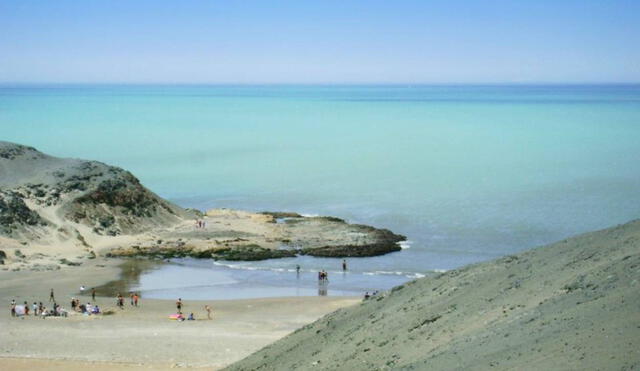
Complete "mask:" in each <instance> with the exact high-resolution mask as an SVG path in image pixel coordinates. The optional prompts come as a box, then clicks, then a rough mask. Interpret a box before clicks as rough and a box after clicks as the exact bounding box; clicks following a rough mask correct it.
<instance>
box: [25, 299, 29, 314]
mask: <svg viewBox="0 0 640 371" xmlns="http://www.w3.org/2000/svg"><path fill="white" fill-rule="evenodd" d="M24 315H25V316H28V315H29V304H28V303H27V302H26V301H25V302H24Z"/></svg>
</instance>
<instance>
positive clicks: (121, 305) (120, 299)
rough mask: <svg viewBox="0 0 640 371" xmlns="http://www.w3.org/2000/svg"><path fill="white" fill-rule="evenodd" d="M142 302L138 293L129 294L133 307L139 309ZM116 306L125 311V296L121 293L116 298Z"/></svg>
mask: <svg viewBox="0 0 640 371" xmlns="http://www.w3.org/2000/svg"><path fill="white" fill-rule="evenodd" d="M139 301H140V294H138V293H137V292H133V291H131V292H129V303H130V304H131V306H132V307H137V306H138V302H139ZM116 306H117V307H118V308H120V309H124V296H122V294H121V293H118V295H117V296H116Z"/></svg>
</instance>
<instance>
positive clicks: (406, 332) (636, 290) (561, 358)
mask: <svg viewBox="0 0 640 371" xmlns="http://www.w3.org/2000/svg"><path fill="white" fill-rule="evenodd" d="M639 281H640V221H633V222H630V223H628V224H625V225H621V226H617V227H614V228H610V229H606V230H602V231H598V232H592V233H587V234H584V235H580V236H577V237H574V238H570V239H567V240H564V241H560V242H558V243H555V244H552V245H549V246H546V247H542V248H537V249H533V250H530V251H528V252H524V253H521V254H518V255H515V256H508V257H505V258H502V259H498V260H495V261H491V262H486V263H481V264H476V265H471V266H467V267H464V268H462V269H457V270H453V271H449V272H447V273H444V274H441V275H439V276H437V277H435V278H424V279H419V280H416V281H413V282H410V283H408V284H406V285H404V286H400V287H397V288H395V289H394V290H392V292H390V293H387V294H385V295H383V296H380V297H377V298H374V299H370V300H367V301H365V302H363V303H362V304H361V305H358V306H355V307H351V308H346V309H342V310H338V311H336V312H334V313H331V314H329V315H327V316H325V317H324V318H322V319H320V320H318V321H317V322H315V323H313V324H311V325H308V326H305V327H303V328H301V329H299V330H298V331H296V332H295V333H293V334H291V335H289V336H287V337H285V338H284V339H282V340H280V341H278V342H276V343H274V344H272V345H269V346H267V347H265V348H264V349H262V350H260V351H259V352H256V353H254V354H253V355H251V356H249V357H248V358H246V359H244V360H242V361H240V362H238V363H236V364H234V365H232V366H230V367H229V370H293V369H314V370H328V369H340V370H363V369H370V370H378V369H415V370H424V369H433V370H454V369H455V370H488V369H491V370H545V369H546V370H552V369H553V370H562V369H565V370H578V369H583V370H584V369H589V370H636V369H640V284H639Z"/></svg>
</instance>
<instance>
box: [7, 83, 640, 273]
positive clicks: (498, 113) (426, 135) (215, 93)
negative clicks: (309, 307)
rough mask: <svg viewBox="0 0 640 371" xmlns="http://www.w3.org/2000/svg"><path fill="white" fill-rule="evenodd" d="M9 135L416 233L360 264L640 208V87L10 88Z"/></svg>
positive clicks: (183, 193)
mask: <svg viewBox="0 0 640 371" xmlns="http://www.w3.org/2000/svg"><path fill="white" fill-rule="evenodd" d="M0 133H1V135H0V137H1V139H3V140H9V141H14V142H19V143H24V144H29V145H32V146H35V147H37V148H38V149H40V150H42V151H44V152H47V153H51V154H54V155H57V156H65V157H80V158H88V159H96V160H100V161H104V162H107V163H110V164H115V165H118V166H121V167H124V168H126V169H128V170H131V171H132V172H133V173H134V174H135V175H137V176H138V177H139V178H140V179H141V180H142V182H143V183H144V184H145V185H146V186H148V187H149V188H151V189H152V190H154V191H155V192H157V193H159V194H160V195H162V196H164V197H167V198H169V199H171V200H173V201H174V202H176V203H178V204H180V205H182V206H188V207H197V208H201V209H206V208H212V207H231V208H243V209H250V210H292V211H298V212H302V213H308V214H329V215H335V216H339V217H342V218H345V219H348V220H349V221H353V222H359V223H366V224H372V225H375V226H378V227H385V228H390V229H392V230H394V231H396V232H398V233H402V234H405V235H407V236H408V238H409V240H410V241H411V245H410V248H409V249H405V250H403V251H401V252H399V253H394V254H391V255H387V256H384V257H377V258H366V259H352V261H351V262H350V265H351V269H352V270H353V272H354V273H357V272H359V273H361V274H364V273H376V272H377V273H379V274H384V273H383V272H387V273H388V274H389V276H394V274H393V272H404V273H406V275H412V274H415V273H428V272H430V271H433V270H440V269H451V268H454V267H458V266H461V265H464V264H467V263H472V262H477V261H482V260H488V259H491V258H494V257H498V256H501V255H504V254H509V253H514V252H518V251H521V250H524V249H527V248H531V247H534V246H538V245H542V244H546V243H549V242H553V241H556V240H559V239H562V238H565V237H568V236H571V235H574V234H577V233H581V232H585V231H590V230H594V229H598V228H604V227H608V226H611V225H614V224H617V223H623V222H626V221H628V220H630V219H634V218H638V217H640V86H638V85H600V86H588V85H571V86H464V85H460V86H20V87H10V86H4V87H1V88H0ZM302 262H303V263H304V264H305V267H309V269H310V270H313V269H316V268H325V269H328V268H332V267H333V266H335V267H338V262H337V261H335V262H333V261H326V260H321V259H318V260H313V259H311V260H310V259H309V258H307V260H302ZM295 264H296V262H293V261H275V260H274V261H268V262H262V263H245V264H241V265H240V266H235V267H234V268H249V267H254V268H255V267H258V268H264V269H271V270H273V269H289V268H291V266H292V265H295Z"/></svg>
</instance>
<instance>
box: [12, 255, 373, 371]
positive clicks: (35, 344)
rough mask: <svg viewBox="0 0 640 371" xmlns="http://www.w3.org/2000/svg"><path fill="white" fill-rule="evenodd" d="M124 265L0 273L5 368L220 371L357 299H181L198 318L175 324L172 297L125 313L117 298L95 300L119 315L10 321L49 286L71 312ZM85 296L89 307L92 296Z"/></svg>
mask: <svg viewBox="0 0 640 371" xmlns="http://www.w3.org/2000/svg"><path fill="white" fill-rule="evenodd" d="M121 263H122V261H120V260H118V259H100V258H98V259H95V260H92V261H90V262H85V263H84V264H83V265H82V266H80V267H64V268H62V269H61V270H58V271H44V272H33V271H18V272H7V271H3V272H0V301H1V302H2V303H4V307H5V309H6V311H5V313H4V314H3V315H0V328H2V331H1V332H0V350H1V352H2V354H0V369H17V370H21V369H24V370H26V369H36V368H38V369H47V370H58V369H59V370H74V369H95V370H103V369H104V370H107V369H113V368H124V369H129V368H144V369H148V368H153V369H169V368H175V367H196V368H199V367H203V368H206V369H218V368H221V367H224V366H226V365H229V364H231V363H233V362H235V361H237V360H240V359H242V358H244V357H245V356H247V355H249V354H251V353H253V352H255V351H257V350H258V349H260V348H262V347H264V346H265V345H267V344H269V343H272V342H273V341H275V340H278V339H280V338H282V337H284V336H285V335H287V334H289V333H291V332H292V331H294V330H295V329H297V328H299V327H302V326H303V325H305V324H308V323H310V322H313V321H314V320H316V319H318V318H320V317H322V316H323V315H325V314H327V313H329V312H332V311H334V310H336V309H338V308H342V307H345V306H350V305H353V304H356V303H357V302H359V301H360V299H359V298H344V297H339V298H338V297H335V298H334V297H296V298H270V299H250V300H229V301H184V306H183V312H184V313H186V314H189V313H191V312H193V313H194V314H195V317H196V321H184V322H177V321H172V320H169V319H168V316H169V315H170V314H172V313H175V311H176V307H175V302H174V301H173V300H146V299H145V298H142V299H141V302H140V306H139V307H137V308H136V307H132V306H131V305H130V304H129V300H128V298H127V300H126V302H125V304H126V306H125V309H124V310H120V309H117V307H116V305H115V298H112V297H97V304H98V305H99V306H100V307H101V308H102V310H103V311H105V310H113V311H115V314H113V315H99V316H83V315H81V314H73V315H71V316H69V317H68V318H47V319H41V318H36V317H34V316H28V317H26V318H24V319H22V318H12V317H11V316H10V308H9V303H10V302H11V300H12V299H15V300H16V301H17V302H18V303H22V302H24V301H27V302H28V303H29V304H32V303H33V302H34V301H42V302H43V303H45V305H47V304H48V298H49V290H50V289H51V288H53V289H54V291H55V295H56V300H57V301H58V302H59V303H60V304H61V305H62V306H63V307H64V308H65V309H70V301H71V298H72V297H73V296H75V297H78V294H79V287H80V285H85V286H86V287H87V288H91V287H97V286H100V285H102V284H105V283H107V282H109V281H113V280H117V279H118V278H119V276H120V268H119V267H118V266H119V264H121ZM87 291H89V290H87ZM123 294H124V295H125V296H126V293H123ZM80 299H81V302H83V303H86V302H89V301H90V299H91V298H90V294H89V293H86V294H85V295H84V296H80ZM206 304H208V305H210V306H211V307H212V308H213V320H207V319H206V311H205V310H204V306H205V305H206Z"/></svg>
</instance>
